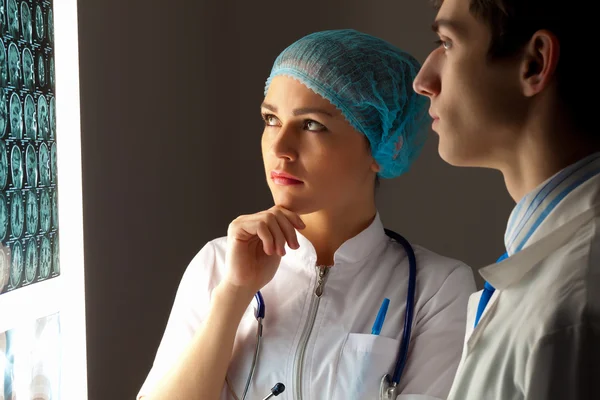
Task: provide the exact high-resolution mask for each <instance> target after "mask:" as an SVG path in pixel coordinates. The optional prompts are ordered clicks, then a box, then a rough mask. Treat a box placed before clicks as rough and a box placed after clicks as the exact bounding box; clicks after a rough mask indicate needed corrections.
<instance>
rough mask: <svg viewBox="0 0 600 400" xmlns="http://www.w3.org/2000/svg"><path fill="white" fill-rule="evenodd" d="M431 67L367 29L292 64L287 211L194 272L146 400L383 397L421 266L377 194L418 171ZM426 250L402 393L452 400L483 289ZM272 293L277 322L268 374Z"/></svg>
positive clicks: (269, 168)
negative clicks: (421, 77)
mask: <svg viewBox="0 0 600 400" xmlns="http://www.w3.org/2000/svg"><path fill="white" fill-rule="evenodd" d="M418 68H419V65H418V63H417V61H416V60H415V59H414V58H413V57H411V56H410V55H409V54H407V53H405V52H402V51H401V50H399V49H397V48H395V47H393V46H392V45H390V44H389V43H387V42H385V41H383V40H380V39H378V38H375V37H372V36H369V35H366V34H363V33H360V32H357V31H354V30H333V31H324V32H317V33H313V34H310V35H308V36H306V37H304V38H302V39H300V40H298V41H297V42H295V43H294V44H292V45H291V46H289V47H288V48H287V49H285V50H284V51H283V53H282V54H281V55H280V56H279V57H278V58H277V60H276V61H275V64H274V66H273V68H272V71H271V75H270V77H269V78H268V80H267V83H266V88H265V93H266V94H265V98H264V102H263V103H262V105H261V113H262V116H263V119H264V123H265V128H264V132H263V135H262V154H263V160H264V166H265V173H266V179H267V183H268V185H269V188H270V190H271V193H272V195H273V199H274V203H275V205H274V206H273V207H272V208H270V209H268V210H265V211H261V212H258V213H256V214H252V215H243V216H240V217H238V218H236V219H235V220H234V221H233V222H232V223H231V224H230V225H229V229H228V231H227V237H222V238H219V239H216V240H213V241H211V242H209V243H208V244H206V245H205V246H204V248H202V250H201V251H200V252H199V253H198V255H197V256H196V257H195V258H194V260H193V261H192V263H191V264H190V265H189V267H188V269H187V271H186V272H185V274H184V276H183V278H182V280H181V283H180V287H179V289H178V292H177V296H176V299H175V303H174V305H173V309H172V312H171V315H170V318H169V321H168V324H167V327H166V331H165V333H164V336H163V339H162V342H161V344H160V347H159V349H158V352H157V354H156V358H155V361H154V365H153V367H152V369H151V371H150V373H149V375H148V377H147V379H146V381H145V383H144V385H143V386H142V388H141V390H140V392H139V394H138V399H141V398H144V399H145V400H154V399H169V400H171V399H185V400H194V399H202V400H213V399H242V398H243V393H244V392H245V388H246V383H247V381H248V382H249V386H248V389H247V396H246V398H247V399H263V398H265V397H266V396H267V395H268V394H269V393H270V390H271V388H272V387H273V386H274V385H275V384H276V383H279V382H280V383H282V384H283V385H285V388H286V389H285V391H284V392H283V393H282V394H281V396H280V397H279V398H283V399H290V400H292V399H293V400H309V399H313V400H316V399H376V398H378V396H379V391H380V383H381V381H382V376H384V375H385V374H388V373H389V374H391V371H393V369H394V365H395V364H396V357H397V353H398V348H399V346H400V344H401V338H402V334H403V323H404V317H405V309H406V300H407V290H408V281H409V260H408V256H407V252H406V251H405V249H404V247H403V246H401V245H400V244H399V243H397V242H396V241H394V240H392V239H391V238H390V237H388V236H387V235H386V233H385V232H384V226H383V224H382V221H381V219H380V216H379V213H378V211H377V209H376V206H375V185H376V180H377V177H381V178H393V177H396V176H398V175H401V174H402V173H404V172H405V171H406V170H407V169H408V168H409V166H410V164H411V163H412V162H413V161H414V159H415V158H416V157H417V155H418V153H419V151H420V148H421V145H422V143H423V140H424V136H425V135H426V129H425V127H426V124H427V123H428V120H427V117H426V113H427V103H426V102H425V101H424V100H423V99H421V98H420V97H419V96H418V95H417V94H416V93H414V92H413V90H412V80H413V78H414V77H415V75H416V73H417V72H418ZM414 251H415V254H416V266H417V275H416V276H417V280H416V282H417V283H416V296H415V302H414V303H415V305H414V319H413V322H412V326H411V327H410V328H412V335H411V341H410V348H409V350H408V360H407V363H406V368H405V370H404V373H403V375H402V379H401V381H400V383H399V384H398V386H397V393H400V394H402V395H409V394H418V395H426V396H429V397H417V398H419V399H426V398H427V399H428V398H436V399H445V398H446V395H447V394H448V391H449V389H450V385H451V383H452V379H453V377H454V374H455V372H456V368H457V366H458V362H459V359H460V355H461V351H462V344H463V343H462V341H463V336H464V330H465V324H466V322H465V321H466V309H467V300H468V296H469V295H470V294H471V293H473V292H474V291H475V290H476V289H475V283H474V280H473V275H472V272H471V270H470V268H469V267H467V266H466V265H465V264H463V263H462V262H460V261H457V260H453V259H449V258H446V257H443V256H440V255H438V254H435V253H433V252H431V251H428V250H426V249H424V248H422V247H419V246H414ZM259 290H260V291H261V293H262V296H263V299H264V303H265V305H266V313H265V317H264V321H263V324H264V327H263V331H262V342H261V344H260V355H259V357H258V359H257V361H256V365H255V366H254V367H253V356H254V353H255V346H256V343H257V334H256V332H257V328H256V326H257V325H256V324H257V319H256V318H255V309H256V303H255V302H254V300H253V297H254V296H255V293H256V292H257V291H259ZM385 298H387V299H389V307H388V311H387V315H386V317H385V320H384V323H383V326H382V328H381V331H380V332H379V333H378V334H377V332H375V333H372V327H373V324H374V321H375V319H376V317H377V314H378V311H379V309H380V306H381V305H382V302H383V300H384V299H385ZM251 372H253V373H252V375H251V379H250V380H248V376H249V374H251ZM401 398H406V399H409V398H411V396H408V397H403V396H399V397H398V399H401Z"/></svg>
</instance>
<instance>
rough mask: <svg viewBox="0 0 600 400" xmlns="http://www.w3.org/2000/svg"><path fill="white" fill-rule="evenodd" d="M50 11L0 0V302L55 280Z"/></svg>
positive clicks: (48, 4) (25, 0)
mask: <svg viewBox="0 0 600 400" xmlns="http://www.w3.org/2000/svg"><path fill="white" fill-rule="evenodd" d="M52 8H53V2H52V1H47V0H44V1H39V0H0V296H1V295H2V294H3V293H7V292H12V291H14V290H18V289H20V288H22V287H25V286H30V285H35V284H36V283H38V282H41V281H44V280H47V279H51V278H53V277H56V276H58V275H60V257H59V243H58V237H59V216H58V190H57V187H58V181H59V173H58V170H57V167H58V162H57V144H56V141H57V140H58V138H59V136H60V132H59V131H58V130H57V121H56V88H55V69H54V68H55V66H54V60H55V58H54V13H53V9H52ZM1 395H2V393H0V397H1Z"/></svg>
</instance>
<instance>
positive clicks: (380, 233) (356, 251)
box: [286, 212, 387, 268]
mask: <svg viewBox="0 0 600 400" xmlns="http://www.w3.org/2000/svg"><path fill="white" fill-rule="evenodd" d="M297 234H298V243H299V244H300V248H299V249H297V250H293V249H290V248H289V247H286V254H289V255H290V256H292V257H294V258H296V259H299V260H301V261H302V262H303V264H308V266H311V267H314V266H315V265H316V261H317V254H316V250H315V248H314V246H313V245H312V243H311V242H310V241H309V240H308V239H307V238H306V237H304V236H303V235H302V234H301V233H300V231H297ZM386 239H387V235H386V234H385V231H384V227H383V223H382V221H381V217H380V215H379V212H377V213H376V215H375V218H374V219H373V221H372V222H371V224H370V225H369V226H368V227H367V228H366V229H364V230H363V231H362V232H360V233H359V234H358V235H356V236H354V237H352V238H350V239H348V240H347V241H345V242H344V243H343V244H342V245H341V246H340V247H339V249H338V250H337V251H336V252H335V254H334V262H335V264H348V265H349V264H356V265H357V266H358V267H359V266H360V265H362V263H360V261H363V260H364V259H366V258H367V257H368V256H369V255H370V254H371V253H372V252H373V251H374V250H375V249H376V248H378V247H379V245H380V244H381V243H383V242H384V241H385V240H386ZM344 268H346V267H344Z"/></svg>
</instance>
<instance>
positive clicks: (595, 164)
mask: <svg viewBox="0 0 600 400" xmlns="http://www.w3.org/2000/svg"><path fill="white" fill-rule="evenodd" d="M599 173H600V153H594V154H592V155H590V156H588V157H586V158H584V159H582V160H580V161H578V162H576V163H574V164H572V165H570V166H568V167H566V168H564V169H563V170H561V171H559V172H558V173H556V174H555V175H554V176H552V177H550V178H549V179H547V180H546V181H545V182H543V183H542V184H540V185H539V186H538V187H537V188H535V189H534V190H533V191H531V192H530V193H528V194H527V195H525V196H524V197H523V198H522V199H521V201H519V203H518V204H517V205H516V206H515V208H514V209H513V211H512V213H511V215H510V218H509V220H508V225H507V228H506V233H505V235H504V244H505V246H506V249H507V251H508V254H509V256H512V255H514V254H515V253H517V252H519V251H521V250H523V249H524V248H525V247H526V246H527V245H528V243H529V242H530V241H531V239H532V236H534V234H535V233H536V231H537V230H538V229H539V228H540V227H541V226H542V224H544V225H549V224H552V220H553V219H554V220H555V218H553V217H552V218H548V217H549V216H550V215H552V214H554V213H553V211H554V209H555V208H556V207H557V206H558V205H559V204H560V203H565V202H566V203H569V204H570V205H571V204H573V203H574V202H577V200H578V199H577V196H575V198H574V196H569V194H570V193H571V192H572V191H573V190H575V189H577V188H578V187H579V186H581V185H582V184H584V183H585V182H586V181H588V180H589V179H590V178H592V177H594V176H596V175H597V174H599ZM561 207H562V204H561ZM571 207H572V206H571ZM562 208H564V207H562ZM547 219H548V222H546V220H547ZM547 228H548V227H547V226H545V229H547Z"/></svg>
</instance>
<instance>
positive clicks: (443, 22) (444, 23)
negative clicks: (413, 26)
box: [431, 19, 464, 36]
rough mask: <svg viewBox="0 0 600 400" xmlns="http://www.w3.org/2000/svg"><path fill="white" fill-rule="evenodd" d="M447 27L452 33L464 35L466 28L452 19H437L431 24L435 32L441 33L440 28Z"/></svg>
mask: <svg viewBox="0 0 600 400" xmlns="http://www.w3.org/2000/svg"><path fill="white" fill-rule="evenodd" d="M442 27H443V28H445V29H448V30H450V31H451V32H452V33H454V34H456V35H458V36H464V29H462V27H461V26H460V25H459V24H457V23H456V22H454V21H450V20H448V19H437V20H435V22H434V23H433V24H431V29H432V30H433V31H434V32H435V33H439V31H440V28H442Z"/></svg>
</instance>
